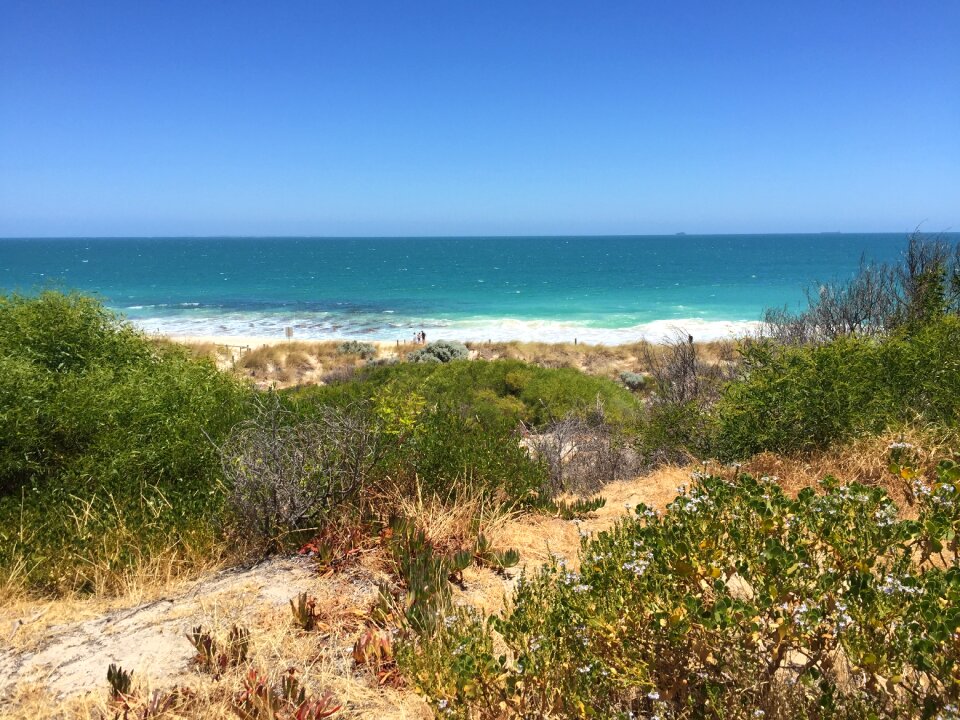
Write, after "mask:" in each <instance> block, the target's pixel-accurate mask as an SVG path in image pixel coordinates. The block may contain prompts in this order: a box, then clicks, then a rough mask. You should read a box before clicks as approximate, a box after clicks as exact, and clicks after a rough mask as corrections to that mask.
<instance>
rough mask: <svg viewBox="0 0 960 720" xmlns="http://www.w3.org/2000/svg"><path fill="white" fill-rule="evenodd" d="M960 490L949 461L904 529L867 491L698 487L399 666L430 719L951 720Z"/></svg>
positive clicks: (408, 655)
mask: <svg viewBox="0 0 960 720" xmlns="http://www.w3.org/2000/svg"><path fill="white" fill-rule="evenodd" d="M898 471H899V472H900V474H901V476H903V477H910V475H911V470H910V467H909V465H903V466H898ZM958 482H960V467H958V466H957V465H956V464H955V463H953V462H951V461H945V462H944V463H943V464H942V465H941V466H940V471H939V476H938V479H937V481H936V482H935V483H933V484H932V486H926V485H925V484H921V485H922V487H921V488H920V490H918V501H917V503H918V506H917V511H918V513H919V517H918V519H917V520H901V519H899V515H898V509H897V508H896V506H895V505H894V503H893V502H892V501H891V500H890V498H889V497H888V496H887V495H886V494H885V493H884V492H883V491H882V490H880V489H878V488H875V487H866V486H862V485H856V484H851V485H843V484H840V483H839V482H837V481H836V480H833V479H830V478H828V479H826V480H825V481H824V482H823V485H822V491H821V492H819V493H818V492H815V491H814V490H813V489H806V490H803V491H802V492H801V493H800V494H799V495H798V496H797V497H795V498H792V497H788V496H787V495H785V494H784V493H783V492H782V490H781V489H780V487H779V485H778V484H777V482H776V481H775V480H774V479H770V478H761V479H760V480H756V479H753V478H751V477H749V476H745V475H744V476H740V477H718V476H706V475H697V476H695V478H694V480H693V483H692V486H691V487H690V488H689V489H688V488H686V487H683V488H680V494H679V496H678V497H677V499H676V500H675V501H674V502H673V503H671V504H670V506H669V507H668V508H667V511H666V513H665V514H662V515H661V514H659V513H657V512H655V511H653V510H651V509H649V508H647V507H644V506H642V505H640V506H638V507H637V508H636V516H635V517H633V518H632V519H627V520H625V521H623V522H621V523H620V524H618V525H617V526H615V527H614V528H613V529H611V530H609V531H606V532H601V533H599V534H598V535H596V536H593V537H590V538H588V539H585V540H584V544H583V549H582V553H581V561H580V567H579V571H574V570H572V569H568V568H567V567H565V566H564V565H563V563H559V562H558V563H555V564H553V565H551V566H547V567H545V568H543V569H541V570H540V571H537V572H535V573H533V574H532V575H525V576H523V577H522V578H521V580H520V582H519V584H518V586H517V589H516V591H515V593H514V596H513V598H512V601H511V602H510V603H508V606H507V610H505V611H503V612H502V613H501V614H499V615H495V616H491V617H489V618H485V617H483V616H482V615H480V614H479V613H478V612H477V611H475V610H469V609H459V610H456V611H455V612H453V613H452V614H451V616H450V617H448V618H447V621H446V622H445V623H443V624H440V625H438V626H437V627H436V628H434V629H433V630H432V631H430V632H424V633H422V634H421V635H419V636H418V637H416V638H408V639H407V640H406V641H404V642H402V643H401V644H400V646H399V648H398V650H397V657H398V662H399V665H400V668H401V670H402V671H403V672H404V674H405V675H406V677H407V678H408V680H409V681H410V683H411V684H412V685H413V686H414V687H415V688H416V689H417V690H418V691H419V692H420V693H422V694H423V695H424V696H425V697H426V698H427V699H428V700H429V701H430V702H431V703H432V705H433V707H434V708H435V710H436V714H437V716H438V717H461V718H491V719H492V718H498V717H502V716H503V715H504V714H507V715H510V716H514V717H565V718H576V717H609V718H624V719H626V718H630V717H654V716H656V717H661V718H686V717H711V718H714V717H715V718H743V719H744V720H746V719H747V718H758V717H765V718H798V717H800V718H822V717H847V718H897V717H931V718H932V717H944V718H946V717H955V716H956V710H955V708H956V705H957V703H958V701H960V645H958V644H957V642H956V637H957V633H958V632H960V609H958V608H960V566H958V564H957V563H958V559H957V555H955V554H952V551H951V549H950V548H948V547H947V545H948V543H950V542H953V543H954V546H955V538H956V530H957V529H958V523H960V515H958V513H960V491H958V489H957V488H958ZM922 548H933V549H934V553H927V554H924V553H922V552H920V550H921V549H922ZM937 549H940V550H943V555H942V558H941V557H936V556H935V553H936V550H937ZM953 549H955V547H954V548H953ZM938 713H939V714H938Z"/></svg>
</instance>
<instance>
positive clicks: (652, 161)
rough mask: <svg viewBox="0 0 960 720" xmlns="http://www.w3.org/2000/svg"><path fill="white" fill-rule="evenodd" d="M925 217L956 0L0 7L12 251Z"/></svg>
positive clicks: (893, 224)
mask: <svg viewBox="0 0 960 720" xmlns="http://www.w3.org/2000/svg"><path fill="white" fill-rule="evenodd" d="M923 221H925V223H924V228H925V229H928V230H931V231H934V230H946V229H953V230H957V229H960V2H957V0H943V1H941V2H924V1H923V0H911V1H909V2H908V1H906V0H898V1H896V2H884V1H883V0H864V1H863V2H848V1H842V2H837V0H831V1H830V2H822V3H821V2H813V1H804V2H793V3H787V2H776V1H771V0H756V1H755V2H731V1H726V2H713V1H710V2H708V1H706V0H704V1H703V2H696V3H693V2H682V1H676V0H670V1H667V0H664V1H662V2H653V1H650V2H641V1H640V0H631V1H629V2H587V1H584V2H558V1H556V0H554V1H551V2H525V1H522V0H509V1H503V2H501V1H499V0H496V1H493V0H482V1H480V0H476V1H474V2H466V1H461V0H445V1H443V2H417V1H415V0H411V1H410V2H396V1H391V2H365V1H363V0H336V1H335V2H334V1H333V0H330V1H320V0H309V1H303V2H272V1H271V2H267V1H266V0H264V1H263V2H214V1H212V0H210V1H207V0H203V1H199V0H191V1H189V2H172V1H170V0H164V1H163V2H146V1H145V0H120V1H118V2H112V3H111V2H96V1H94V0H87V1H81V0H76V1H73V2H70V1H65V0H57V1H52V0H51V1H47V0H25V1H24V2H15V1H13V0H0V236H11V235H99V234H106V235H193V234H197V235H207V234H243V235H257V234H290V235H302V234H320V235H341V234H345V235H405V234H554V233H561V234H568V233H569V234H579V233H660V232H676V231H686V232H688V233H694V232H787V231H801V232H802V231H821V230H848V231H856V230H863V231H874V230H876V231H887V230H888V231H903V230H908V229H912V228H913V227H914V226H915V225H916V224H918V223H920V222H923Z"/></svg>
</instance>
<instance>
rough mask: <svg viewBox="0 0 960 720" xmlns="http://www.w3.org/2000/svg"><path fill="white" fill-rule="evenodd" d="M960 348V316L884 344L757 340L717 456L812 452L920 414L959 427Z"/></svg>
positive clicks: (747, 352) (722, 426) (721, 421)
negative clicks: (800, 343)
mask: <svg viewBox="0 0 960 720" xmlns="http://www.w3.org/2000/svg"><path fill="white" fill-rule="evenodd" d="M958 347H960V318H958V317H954V316H946V317H942V318H939V319H937V320H935V321H933V322H930V323H928V324H927V325H925V326H923V327H921V328H919V329H918V330H916V331H915V332H911V333H906V332H901V333H897V334H894V335H892V336H890V337H888V338H885V339H882V340H875V339H869V338H859V337H846V336H844V337H839V338H837V339H835V340H833V341H831V342H829V343H826V344H824V345H817V346H780V345H775V344H773V343H770V342H756V343H751V344H749V345H747V346H746V347H745V348H744V351H743V355H744V363H743V375H742V378H741V379H740V380H739V381H737V382H733V383H731V384H730V385H729V386H728V387H727V391H726V393H725V395H724V397H723V398H722V399H721V401H720V402H719V404H718V405H717V407H716V408H715V410H714V414H715V417H716V419H717V423H718V425H717V428H716V450H717V452H718V453H719V454H720V455H722V456H725V457H742V456H745V455H749V454H751V453H754V452H758V451H761V450H772V451H774V452H797V451H804V450H810V449H814V448H822V447H825V446H827V445H829V444H830V443H834V442H839V441H843V440H847V439H849V438H851V437H854V436H857V435H862V434H867V433H876V432H880V431H882V430H884V429H885V428H886V427H888V426H890V425H894V424H902V423H905V422H910V421H914V420H916V419H918V418H920V419H922V420H924V421H927V422H931V423H935V424H937V425H939V426H943V427H948V428H949V427H956V426H957V424H958V421H960V355H958V354H957V350H956V349H957V348H958Z"/></svg>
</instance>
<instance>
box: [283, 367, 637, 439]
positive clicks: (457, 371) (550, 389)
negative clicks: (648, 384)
mask: <svg viewBox="0 0 960 720" xmlns="http://www.w3.org/2000/svg"><path fill="white" fill-rule="evenodd" d="M383 388H390V389H391V391H392V392H395V393H398V394H401V395H403V394H410V393H413V394H416V395H419V396H421V397H422V398H423V399H424V400H425V401H426V402H427V403H429V404H431V405H437V406H445V407H447V408H450V409H451V410H456V411H458V412H459V413H460V414H462V415H463V416H465V417H470V418H476V419H477V420H478V421H479V422H493V423H508V424H512V425H516V424H517V423H519V422H523V423H526V424H528V425H532V426H534V427H541V426H543V425H545V424H546V423H548V422H550V420H552V419H555V418H558V417H561V416H563V415H565V414H567V413H568V412H571V411H579V412H581V413H584V412H588V411H590V409H592V408H593V407H595V406H596V404H597V400H598V398H599V400H600V401H601V402H602V404H603V406H604V408H605V412H606V415H607V417H608V419H609V420H610V421H612V422H615V423H618V424H622V425H629V424H631V423H633V422H635V420H636V418H637V417H638V413H639V409H640V401H639V400H638V399H637V398H636V396H634V395H633V394H631V393H630V392H629V391H627V390H626V389H625V388H623V387H621V386H619V385H617V384H616V383H614V382H612V381H610V380H606V379H604V378H598V377H592V376H590V375H586V374H584V373H582V372H579V371H578V370H574V369H572V368H558V369H549V368H541V367H536V366H532V365H529V364H527V363H524V362H522V361H519V360H497V361H484V360H474V361H469V362H468V361H452V362H448V363H400V364H397V365H391V366H386V367H369V368H366V369H365V370H363V371H361V372H360V373H358V374H357V375H356V376H355V377H354V378H353V379H352V380H351V381H350V382H344V383H336V384H332V385H327V386H322V387H309V388H301V389H297V390H295V391H292V392H291V397H293V398H295V399H297V400H298V401H300V402H301V403H306V404H311V405H325V404H331V405H344V404H349V403H352V402H358V401H366V400H370V399H371V398H372V397H373V396H374V395H375V394H376V393H377V392H379V391H381V390H382V389H383Z"/></svg>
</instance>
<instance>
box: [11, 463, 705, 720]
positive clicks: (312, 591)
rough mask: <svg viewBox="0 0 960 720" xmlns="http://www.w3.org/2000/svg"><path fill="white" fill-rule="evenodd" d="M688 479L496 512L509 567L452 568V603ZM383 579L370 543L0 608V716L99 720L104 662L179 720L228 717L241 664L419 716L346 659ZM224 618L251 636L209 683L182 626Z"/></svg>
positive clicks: (561, 554)
mask: <svg viewBox="0 0 960 720" xmlns="http://www.w3.org/2000/svg"><path fill="white" fill-rule="evenodd" d="M688 478H689V470H688V469H684V468H678V467H666V468H661V469H659V470H656V471H654V472H652V473H650V474H648V475H644V476H641V477H637V478H635V479H633V480H629V481H620V482H615V483H611V484H610V485H608V486H606V487H605V488H604V490H603V493H602V494H603V496H604V497H605V498H606V500H607V502H606V505H605V506H604V507H602V508H600V509H599V510H597V511H596V512H594V513H591V515H590V516H589V517H587V518H585V519H583V520H577V521H571V520H563V519H560V518H557V517H550V516H545V515H539V514H527V515H521V516H518V517H508V518H505V519H504V520H503V521H502V522H500V523H498V524H497V527H496V528H495V530H494V532H493V533H492V536H493V537H492V539H493V540H494V542H495V544H496V545H497V546H498V547H513V548H516V549H517V550H518V551H519V553H520V562H519V564H518V565H517V566H516V567H514V568H511V569H510V570H509V571H508V572H507V573H505V574H504V575H498V574H496V573H494V572H493V571H491V570H488V569H485V568H479V567H475V566H471V567H470V568H468V569H467V570H465V571H464V573H463V576H464V583H463V586H462V587H460V588H454V599H455V602H457V603H460V604H470V605H473V606H474V607H477V608H478V609H480V610H482V611H484V612H487V613H493V612H497V611H498V610H500V609H501V608H503V606H504V602H505V600H506V598H507V597H508V595H509V593H510V592H511V590H512V588H513V587H514V585H515V583H516V580H517V578H518V576H519V574H520V572H521V571H522V569H523V568H526V569H527V570H528V571H530V570H533V569H535V568H537V567H538V566H540V565H541V564H543V563H544V562H547V561H549V560H550V559H551V557H553V558H555V559H558V560H560V559H562V560H563V561H564V562H566V563H567V564H568V565H570V566H575V565H576V564H577V562H578V552H579V548H580V536H581V534H586V533H593V532H599V531H602V530H605V529H607V528H609V527H610V526H611V525H613V524H614V523H615V522H616V521H617V520H618V519H620V518H622V517H623V516H624V515H625V514H627V513H629V512H631V511H632V509H633V507H634V506H636V504H637V503H641V502H642V503H645V504H647V505H649V506H652V507H656V508H661V509H662V508H663V507H664V506H665V505H666V504H667V503H668V502H670V500H671V499H672V498H673V497H674V496H675V495H676V488H677V486H678V485H680V484H682V483H684V482H686V481H687V480H688ZM385 581H389V576H388V574H387V573H386V568H385V558H384V556H383V554H382V552H380V550H379V549H374V550H372V551H370V552H367V553H362V554H361V557H360V559H359V562H357V563H356V564H355V565H353V566H351V567H348V568H346V569H345V570H343V571H342V572H338V573H328V574H320V573H318V572H317V569H316V567H315V566H314V564H313V563H312V561H310V560H308V559H305V558H281V559H273V560H268V561H265V562H263V563H260V564H258V565H256V566H253V567H249V568H238V569H231V570H225V571H222V572H219V573H217V574H215V575H213V576H210V577H207V578H204V579H201V580H198V581H195V582H192V583H186V584H180V585H179V586H176V587H170V588H165V589H164V590H158V591H157V592H156V593H155V594H154V596H152V597H149V598H138V599H137V600H136V601H134V600H132V599H130V598H128V599H127V600H126V601H124V599H117V600H113V601H110V602H109V603H107V602H105V601H102V600H100V601H98V600H71V599H67V600H53V601H20V602H17V603H13V604H9V605H7V606H5V607H2V608H0V632H2V633H3V634H2V644H0V715H2V716H3V717H4V718H11V719H15V718H24V719H26V718H35V717H49V716H61V717H71V718H72V717H78V718H95V717H112V716H113V714H114V713H115V708H111V707H110V705H109V699H108V684H107V679H106V675H107V668H108V666H109V665H110V664H111V663H115V664H117V665H119V666H121V667H123V668H124V669H125V670H132V671H133V684H134V688H136V689H138V692H137V695H138V697H141V698H144V702H148V701H149V698H150V696H151V694H152V693H153V691H154V690H170V689H173V688H189V698H190V700H189V702H190V705H189V708H190V709H189V711H186V710H185V711H184V713H183V716H186V717H209V718H219V717H224V718H226V717H235V715H234V713H233V711H232V710H231V701H232V700H233V699H234V698H235V697H236V696H237V695H238V693H240V692H242V690H243V679H244V676H245V675H246V673H247V671H248V669H249V668H250V667H253V668H257V669H259V670H260V671H262V672H266V673H268V674H269V675H270V677H271V678H272V679H279V676H280V675H281V674H283V673H284V672H285V671H286V670H287V669H288V668H296V670H297V671H298V673H299V677H300V678H301V679H302V680H303V682H304V683H305V684H306V685H307V687H308V688H310V689H311V690H312V691H313V692H315V693H316V694H318V695H319V694H320V693H322V692H323V691H324V690H329V691H330V692H331V693H332V694H333V696H334V697H335V698H336V700H337V702H338V703H340V704H341V705H342V706H343V707H342V713H343V715H342V716H343V717H359V718H374V717H376V718H398V719H399V718H421V717H423V718H426V717H431V716H432V712H431V710H430V708H429V707H428V706H427V704H426V703H425V702H424V701H422V700H421V699H420V698H419V697H418V696H417V695H416V694H415V693H413V692H412V691H411V690H409V689H408V688H405V687H403V686H402V683H397V682H393V681H391V682H387V683H380V682H379V681H378V678H377V676H376V674H375V673H374V672H372V671H371V670H369V669H368V668H366V667H358V666H357V664H356V662H355V661H354V657H353V648H354V643H355V642H356V640H357V639H358V638H359V637H360V635H361V634H362V633H363V631H364V629H365V627H366V625H367V621H368V620H369V618H370V615H371V613H372V611H373V608H374V606H375V604H376V600H377V596H378V584H379V583H381V582H385ZM304 592H305V593H308V594H309V595H312V596H313V597H315V598H316V601H317V602H316V607H317V615H318V623H317V628H316V630H314V631H313V632H309V633H308V632H304V631H303V630H301V629H299V628H298V627H297V625H296V624H295V622H294V620H293V616H292V613H291V609H290V604H289V601H290V600H291V599H294V600H295V599H296V597H297V595H298V594H300V593H304ZM234 625H238V626H241V627H245V628H247V629H248V630H249V632H250V649H249V658H250V661H249V664H248V665H246V666H240V667H237V668H228V669H226V670H225V671H224V672H223V674H222V676H221V677H220V678H219V679H214V678H213V676H211V675H210V674H208V673H201V672H199V671H198V669H197V668H196V666H195V664H194V663H193V658H194V656H195V655H196V651H195V649H194V647H193V646H192V644H191V643H190V642H189V640H188V639H187V636H188V634H189V633H190V632H191V630H192V629H193V628H195V627H197V626H202V627H203V628H205V629H207V630H210V631H211V632H212V634H213V635H214V636H215V637H220V638H224V637H226V636H227V634H228V633H229V631H230V629H231V628H232V627H233V626H234ZM338 716H340V715H338Z"/></svg>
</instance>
